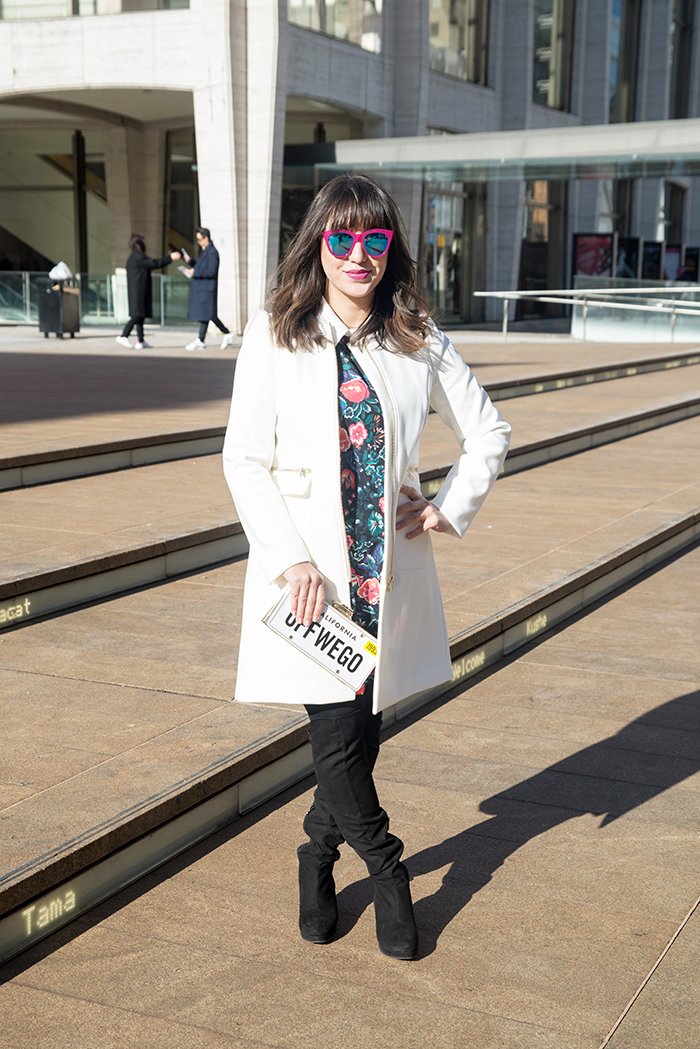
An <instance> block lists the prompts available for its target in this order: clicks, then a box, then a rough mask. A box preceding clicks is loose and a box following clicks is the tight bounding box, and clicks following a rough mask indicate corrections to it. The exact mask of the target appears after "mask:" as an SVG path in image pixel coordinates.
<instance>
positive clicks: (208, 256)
mask: <svg viewBox="0 0 700 1049" xmlns="http://www.w3.org/2000/svg"><path fill="white" fill-rule="evenodd" d="M218 272H219V253H218V251H217V250H216V248H215V247H214V245H213V244H210V245H209V247H208V248H207V249H206V250H205V251H203V252H202V254H201V255H200V257H199V258H198V259H197V261H196V263H195V266H194V279H195V280H211V279H212V278H213V277H216V276H217V274H218Z"/></svg>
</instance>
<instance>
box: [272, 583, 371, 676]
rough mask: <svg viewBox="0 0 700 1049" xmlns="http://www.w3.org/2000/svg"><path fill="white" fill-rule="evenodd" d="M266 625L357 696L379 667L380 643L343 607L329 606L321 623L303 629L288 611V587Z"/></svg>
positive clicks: (335, 604)
mask: <svg viewBox="0 0 700 1049" xmlns="http://www.w3.org/2000/svg"><path fill="white" fill-rule="evenodd" d="M263 623H265V625H266V626H268V627H269V628H270V630H274V632H275V633H276V634H278V635H279V636H280V637H283V638H284V639H285V641H288V642H289V644H290V645H293V646H294V648H296V649H297V650H298V651H299V652H303V654H304V655H305V656H308V657H309V659H313V661H314V663H317V664H318V665H319V666H320V667H323V669H324V670H327V671H328V673H329V674H332V675H333V677H334V678H335V679H336V681H342V682H343V684H344V685H348V686H349V687H350V688H352V689H353V690H354V691H355V692H357V690H358V688H360V686H361V685H363V684H364V683H365V681H366V680H367V678H368V677H369V675H370V673H371V672H372V670H374V667H375V665H376V663H377V655H378V653H379V648H378V646H377V639H376V638H375V637H373V636H372V635H371V634H368V633H367V632H366V631H365V630H363V629H362V627H360V626H358V625H357V623H353V621H352V618H351V613H350V609H349V608H345V606H344V605H340V604H337V603H334V604H328V605H326V606H325V608H324V610H323V614H322V616H321V619H320V621H319V622H318V623H311V625H310V626H304V624H303V623H297V621H296V619H295V618H294V616H293V615H292V613H291V612H290V610H289V587H287V588H286V589H285V590H284V591H283V593H282V596H281V597H280V599H279V600H278V601H276V602H275V604H274V605H273V606H272V608H271V609H270V610H269V612H267V613H266V614H265V615H264V616H263Z"/></svg>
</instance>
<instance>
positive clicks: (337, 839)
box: [297, 683, 382, 943]
mask: <svg viewBox="0 0 700 1049" xmlns="http://www.w3.org/2000/svg"><path fill="white" fill-rule="evenodd" d="M359 702H360V704H361V705H362V706H363V707H364V709H365V711H366V712H367V713H366V717H365V722H364V732H363V741H364V747H365V758H366V761H367V765H368V768H369V770H370V774H371V772H372V771H373V769H374V766H375V764H376V762H377V756H378V754H379V733H380V729H381V723H382V716H381V714H372V713H371V709H372V693H371V683H370V684H368V687H367V691H366V694H365V697H364V698H363V699H361V700H360V701H359ZM307 710H309V708H308V707H307ZM309 713H310V716H314V711H311V710H309ZM303 827H304V831H305V832H306V834H307V835H308V837H309V841H308V842H305V843H304V844H303V845H300V846H299V848H298V849H297V856H298V858H299V931H300V932H301V935H302V938H303V939H305V940H308V941H309V942H310V943H328V942H329V941H330V940H332V939H333V936H334V935H335V930H336V926H337V923H338V906H337V903H336V898H335V881H334V879H333V864H334V863H335V861H336V860H337V859H339V858H340V853H339V851H338V846H340V845H342V844H343V842H344V841H345V838H344V837H343V833H342V831H341V830H340V828H339V827H338V824H337V823H336V822H335V818H334V816H333V813H332V811H331V808H330V805H329V803H328V799H327V797H326V794H325V792H324V789H323V787H322V786H321V784H320V783H319V784H317V786H316V790H315V792H314V799H313V801H312V803H311V808H310V809H309V811H308V812H307V814H306V816H305V817H304V823H303Z"/></svg>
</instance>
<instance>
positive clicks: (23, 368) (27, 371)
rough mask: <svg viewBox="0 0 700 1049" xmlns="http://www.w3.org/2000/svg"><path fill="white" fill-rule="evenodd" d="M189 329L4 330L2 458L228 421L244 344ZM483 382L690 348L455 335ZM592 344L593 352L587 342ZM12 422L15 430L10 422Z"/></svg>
mask: <svg viewBox="0 0 700 1049" xmlns="http://www.w3.org/2000/svg"><path fill="white" fill-rule="evenodd" d="M190 335H191V331H190V330H189V329H185V330H182V331H174V330H172V329H163V330H162V331H156V332H154V334H153V340H152V341H153V344H154V348H153V349H152V350H147V351H142V352H136V351H135V350H126V349H122V348H121V347H119V346H116V345H115V343H114V336H113V334H111V333H106V332H103V331H101V330H95V329H92V330H86V331H85V332H83V333H81V334H80V336H79V337H78V338H76V339H74V340H66V339H62V340H60V341H57V340H46V339H43V338H42V337H41V336H39V335H37V333H36V332H35V331H34V330H33V329H30V328H0V389H9V390H12V397H11V398H6V397H3V398H2V399H0V425H2V426H3V435H2V449H1V453H2V456H3V457H7V456H12V455H21V454H25V453H29V452H38V451H48V450H53V449H62V448H69V447H73V446H76V445H83V444H92V443H98V442H102V441H109V440H115V441H116V440H119V439H123V438H127V437H140V436H150V435H152V434H159V433H165V432H168V431H173V432H178V431H181V430H189V429H196V428H202V427H212V426H224V425H225V424H226V419H227V416H228V406H229V399H230V394H231V384H232V381H233V368H234V359H235V357H236V355H237V352H238V349H237V346H235V345H234V346H231V347H229V348H228V349H227V350H225V351H223V352H222V351H221V350H218V349H215V348H214V347H215V346H216V345H217V343H216V342H215V341H211V340H210V341H211V346H212V348H211V349H207V351H206V352H205V353H187V352H186V351H185V350H184V349H183V348H182V347H183V344H184V342H185V341H187V339H188V338H189V337H190ZM451 335H452V337H453V339H454V341H455V344H456V345H457V346H458V347H459V349H460V351H461V352H462V353H463V354H464V356H465V358H466V359H467V360H468V361H469V363H470V364H471V365H472V366H473V367H474V369H475V371H476V373H477V376H478V378H479V380H480V381H481V382H482V383H488V382H499V381H501V380H503V379H518V378H524V377H526V376H531V375H541V374H545V373H551V372H554V371H563V370H566V369H572V368H580V367H583V366H584V365H589V366H591V367H596V366H603V365H608V364H612V363H617V362H626V361H629V362H633V361H634V362H636V361H640V360H644V359H650V358H655V357H660V356H662V355H668V356H674V355H677V354H678V353H687V352H688V351H690V350H692V348H693V347H692V346H689V345H678V344H677V345H673V344H668V345H650V346H646V347H640V346H639V345H638V344H624V343H612V344H606V343H586V344H583V343H581V342H579V341H578V340H576V339H570V338H562V337H561V336H557V337H553V336H547V335H540V336H533V335H517V336H515V335H514V336H511V337H509V338H508V339H507V340H505V341H504V340H503V338H502V336H500V335H498V334H493V333H490V332H459V331H455V332H452V333H451ZM584 346H585V348H584ZM5 426H7V427H8V428H7V429H4V427H5Z"/></svg>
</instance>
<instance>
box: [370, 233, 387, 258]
mask: <svg viewBox="0 0 700 1049" xmlns="http://www.w3.org/2000/svg"><path fill="white" fill-rule="evenodd" d="M364 244H365V251H366V252H367V254H368V255H383V254H384V252H385V251H386V249H387V248H388V246H389V238H388V237H387V235H386V233H368V234H367V235H366V237H365V238H364Z"/></svg>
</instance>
